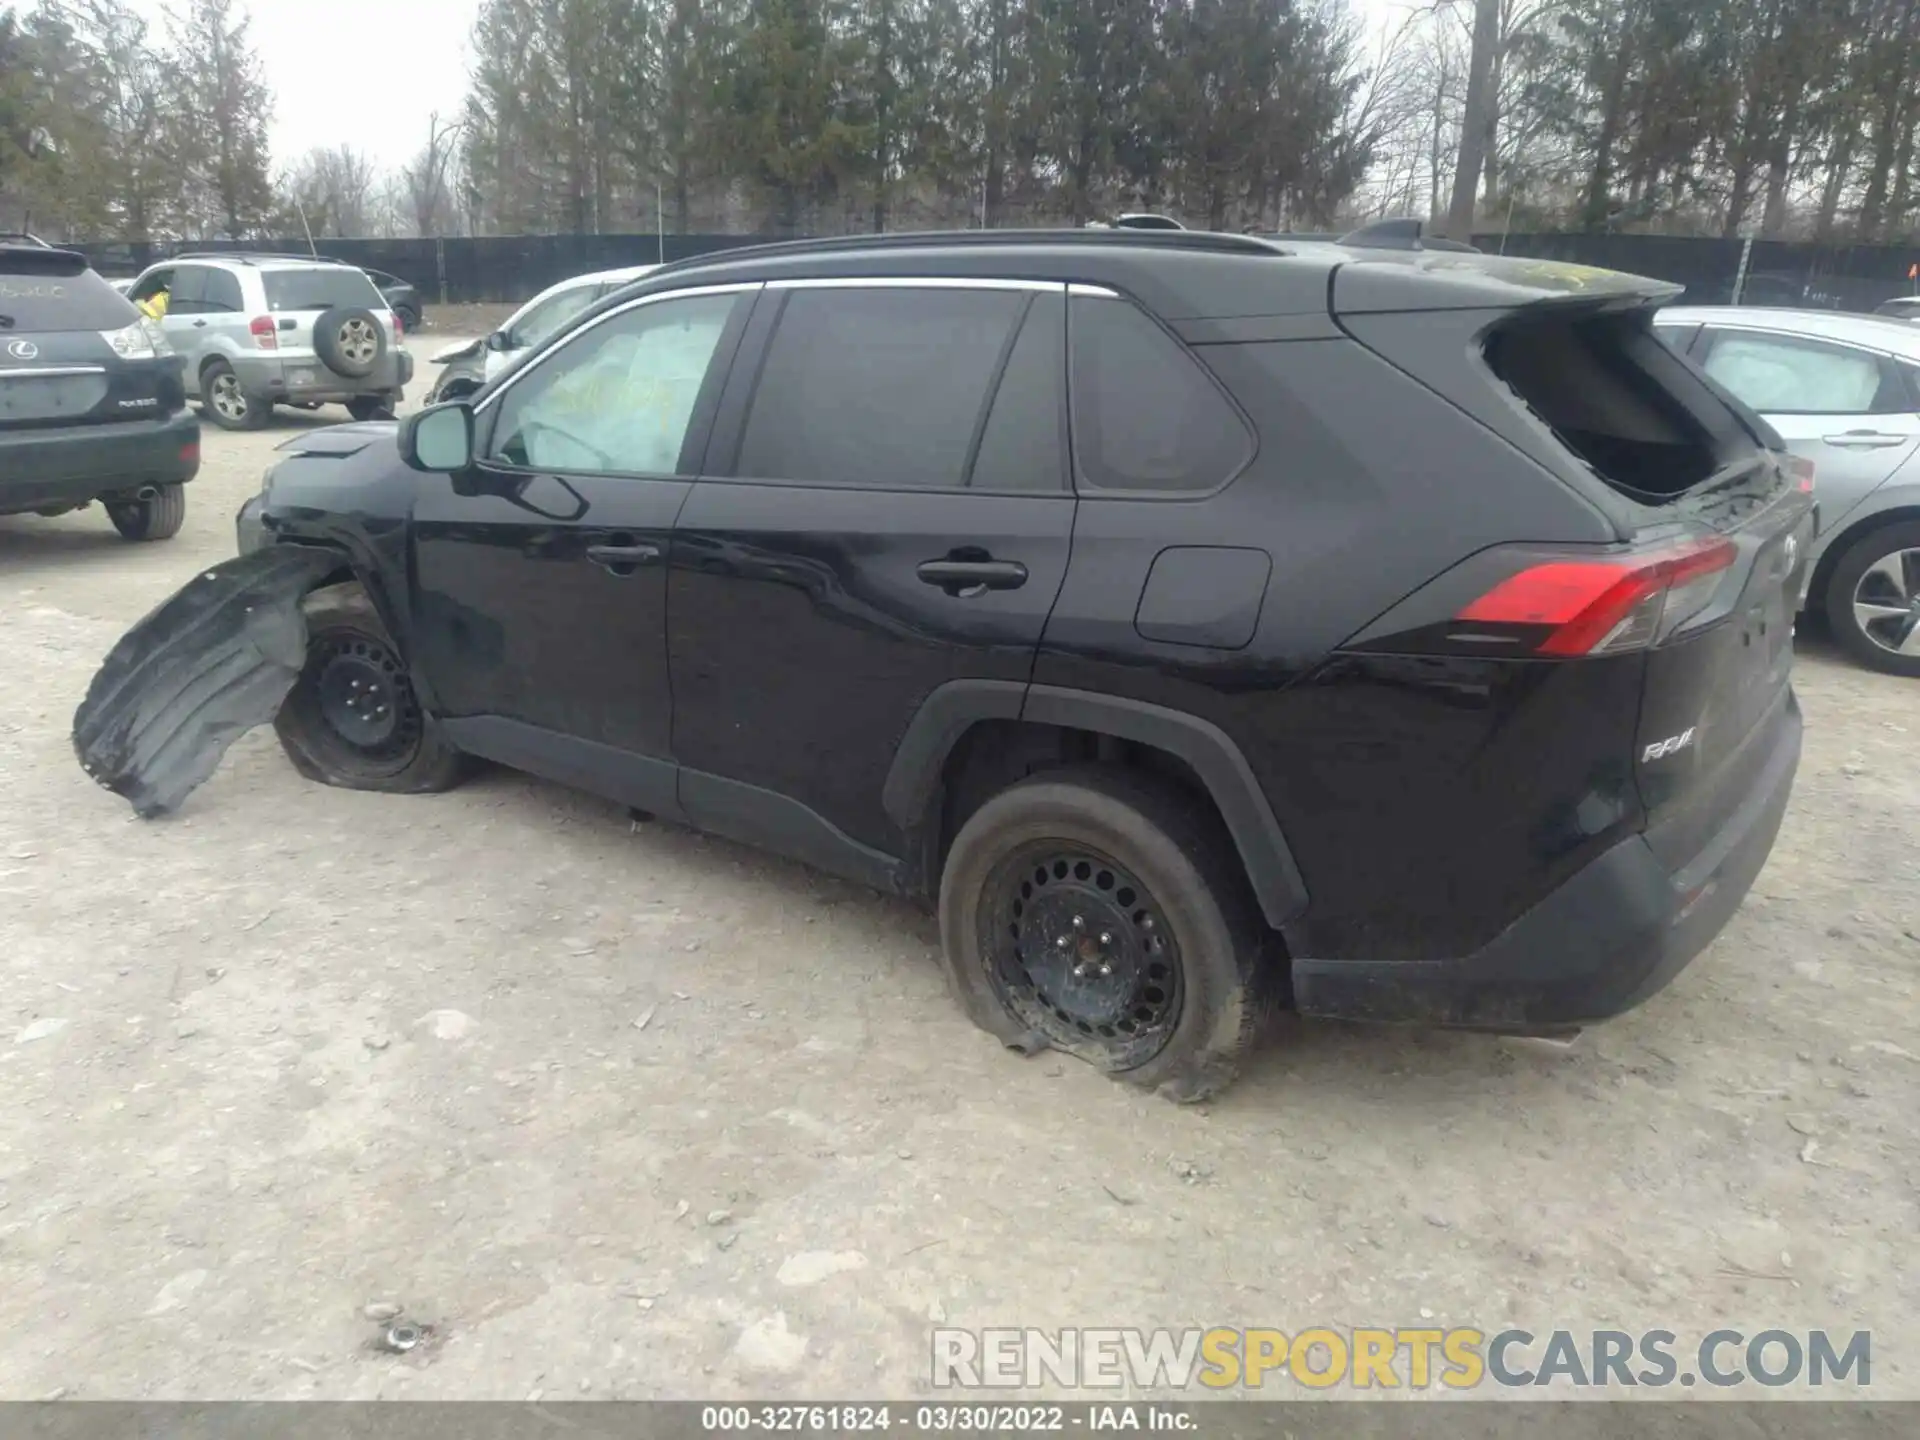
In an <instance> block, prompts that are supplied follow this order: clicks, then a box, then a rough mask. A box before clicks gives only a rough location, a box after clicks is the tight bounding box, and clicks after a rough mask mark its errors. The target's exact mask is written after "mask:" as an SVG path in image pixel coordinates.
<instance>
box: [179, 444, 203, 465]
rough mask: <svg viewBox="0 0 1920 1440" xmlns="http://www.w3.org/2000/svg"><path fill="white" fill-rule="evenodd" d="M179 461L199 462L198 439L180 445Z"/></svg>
mask: <svg viewBox="0 0 1920 1440" xmlns="http://www.w3.org/2000/svg"><path fill="white" fill-rule="evenodd" d="M180 463H181V464H182V465H198V464H199V463H200V442H199V441H197V440H192V441H188V442H187V443H186V444H185V445H182V446H181V447H180Z"/></svg>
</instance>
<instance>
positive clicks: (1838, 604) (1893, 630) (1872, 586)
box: [1823, 520, 1920, 677]
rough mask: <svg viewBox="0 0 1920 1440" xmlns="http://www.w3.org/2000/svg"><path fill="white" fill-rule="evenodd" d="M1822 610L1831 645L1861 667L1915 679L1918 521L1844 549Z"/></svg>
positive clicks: (1918, 663)
mask: <svg viewBox="0 0 1920 1440" xmlns="http://www.w3.org/2000/svg"><path fill="white" fill-rule="evenodd" d="M1823 608H1824V609H1825V611H1826V617H1827V624H1828V625H1829V627H1831V629H1832V631H1833V638H1834V640H1835V642H1836V643H1838V644H1839V646H1840V648H1841V649H1843V650H1845V651H1846V652H1847V653H1848V654H1849V655H1851V656H1852V657H1853V658H1854V659H1855V660H1858V661H1859V662H1860V663H1861V664H1862V665H1865V666H1867V667H1868V668H1869V669H1873V670H1878V671H1880V672H1881V673H1882V674H1886V675H1905V676H1909V677H1920V520H1907V521H1902V522H1901V523H1899V524H1897V525H1883V526H1881V527H1880V528H1879V529H1877V530H1870V531H1868V532H1867V533H1866V534H1865V535H1862V536H1861V537H1860V538H1859V539H1858V540H1856V541H1854V543H1853V544H1852V545H1850V546H1848V547H1847V550H1846V553H1845V554H1843V555H1842V556H1841V557H1840V559H1839V561H1838V562H1837V563H1836V564H1835V565H1834V567H1833V574H1832V576H1831V578H1829V579H1828V581H1827V593H1826V597H1825V601H1824V605H1823ZM1903 608H1904V609H1905V610H1906V612H1907V614H1906V616H1905V618H1904V619H1903V618H1902V617H1901V614H1900V611H1901V610H1902V609H1903Z"/></svg>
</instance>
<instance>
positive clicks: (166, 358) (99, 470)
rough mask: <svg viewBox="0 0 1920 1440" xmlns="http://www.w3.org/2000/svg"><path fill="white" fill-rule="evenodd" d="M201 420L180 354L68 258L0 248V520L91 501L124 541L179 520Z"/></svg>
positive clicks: (163, 533) (67, 253) (166, 529)
mask: <svg viewBox="0 0 1920 1440" xmlns="http://www.w3.org/2000/svg"><path fill="white" fill-rule="evenodd" d="M199 469H200V422H199V421H198V420H197V419H195V418H194V416H193V414H192V413H191V412H190V411H189V410H188V409H187V395H186V388H185V385H184V383H183V381H182V378H181V363H180V357H179V356H177V355H175V354H174V353H173V352H172V350H171V348H170V347H169V346H168V345H167V342H166V339H165V338H164V337H163V336H162V335H161V334H160V331H159V328H158V327H157V326H155V325H154V324H152V323H151V322H150V321H148V320H147V319H146V318H145V317H144V316H143V315H141V313H140V312H139V310H137V309H136V308H135V307H134V305H133V303H132V302H131V301H129V300H128V299H127V298H126V297H125V296H123V295H121V294H120V293H119V292H117V291H116V290H115V289H114V288H113V287H112V286H111V285H109V284H108V283H107V282H106V281H105V280H103V279H101V278H100V277H99V276H98V275H96V274H95V273H94V272H93V271H92V270H91V269H89V268H88V266H87V261H86V257H85V256H83V255H80V254H77V253H76V252H74V251H71V250H54V249H48V248H46V247H43V246H29V245H0V515H24V514H36V515H59V514H63V513H65V512H66V511H69V510H78V509H81V508H82V507H84V506H86V505H90V504H92V503H93V502H94V501H96V500H97V501H99V502H101V504H102V505H103V506H104V507H105V508H106V512H107V517H108V518H109V519H110V520H112V521H113V524H114V528H115V529H117V530H118V531H119V532H120V533H121V534H122V535H124V536H126V537H127V539H129V540H165V539H167V538H168V537H170V536H172V535H175V534H177V533H179V530H180V526H181V523H182V522H183V521H184V520H185V518H186V513H187V511H186V493H185V490H184V488H183V487H184V486H185V485H186V482H187V481H189V480H191V479H193V477H194V476H195V475H196V474H197V473H199Z"/></svg>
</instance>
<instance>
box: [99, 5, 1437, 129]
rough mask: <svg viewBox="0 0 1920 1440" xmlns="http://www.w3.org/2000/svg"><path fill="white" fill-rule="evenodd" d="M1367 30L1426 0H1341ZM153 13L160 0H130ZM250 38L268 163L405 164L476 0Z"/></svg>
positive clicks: (446, 101) (277, 18)
mask: <svg viewBox="0 0 1920 1440" xmlns="http://www.w3.org/2000/svg"><path fill="white" fill-rule="evenodd" d="M1350 3H1352V4H1353V6H1354V8H1355V9H1356V10H1358V11H1359V12H1360V13H1361V14H1363V15H1365V16H1367V18H1368V20H1369V22H1370V24H1371V26H1372V27H1373V28H1374V29H1375V30H1376V32H1377V30H1378V29H1379V28H1381V27H1382V26H1384V25H1385V24H1386V23H1388V22H1389V21H1391V20H1393V19H1394V18H1396V17H1397V16H1399V15H1401V14H1403V13H1404V12H1405V11H1407V10H1408V9H1411V8H1413V7H1414V6H1415V5H1416V4H1421V5H1424V4H1426V3H1430V0H1350ZM134 4H135V5H136V7H137V8H140V9H143V10H145V11H146V12H147V13H148V14H149V15H151V16H154V17H156V23H158V20H157V17H158V16H159V15H160V13H161V11H162V9H163V7H164V0H134ZM248 8H249V9H250V10H251V12H252V15H253V29H252V35H253V43H254V46H255V48H257V49H258V50H259V52H260V57H261V59H262V60H263V61H264V62H265V65H266V71H267V83H268V85H270V86H271V87H272V88H273V96H274V116H273V156H274V163H275V165H276V166H278V165H284V164H287V163H289V162H291V161H292V160H294V159H296V158H297V157H298V156H300V155H303V154H305V153H306V152H307V151H308V150H311V149H313V148H314V147H315V146H316V145H351V146H353V147H354V148H355V149H356V150H363V151H365V152H366V153H367V154H369V155H371V156H372V157H373V159H374V161H375V162H376V163H377V164H378V165H380V166H382V167H386V166H393V165H400V164H403V163H405V162H406V161H407V160H410V159H411V158H412V157H413V154H414V152H415V151H416V150H418V149H419V148H420V147H421V146H422V145H424V144H425V143H426V139H427V125H428V121H429V119H430V118H431V116H432V115H433V112H434V111H435V110H438V111H439V112H440V114H441V116H442V118H448V117H451V116H453V115H454V114H455V113H456V112H457V111H458V109H459V106H460V102H461V100H462V99H463V98H464V97H465V95H466V90H467V60H468V55H467V36H468V34H469V33H470V32H471V31H472V29H473V21H474V16H475V15H476V14H477V13H478V12H479V9H480V0H248Z"/></svg>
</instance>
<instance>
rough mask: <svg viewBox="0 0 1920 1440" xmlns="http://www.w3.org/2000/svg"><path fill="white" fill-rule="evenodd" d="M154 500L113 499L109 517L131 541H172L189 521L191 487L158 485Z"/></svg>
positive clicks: (108, 502)
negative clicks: (188, 502)
mask: <svg viewBox="0 0 1920 1440" xmlns="http://www.w3.org/2000/svg"><path fill="white" fill-rule="evenodd" d="M154 488H155V489H156V490H157V491H158V492H159V493H158V494H157V495H155V496H154V497H153V499H151V500H109V501H107V502H106V508H107V518H108V519H109V520H111V521H113V528H114V529H116V530H118V531H119V532H120V534H121V536H122V537H123V538H124V539H128V540H171V539H172V538H173V537H174V536H176V535H178V534H179V533H180V527H181V526H182V525H184V524H186V521H187V487H186V486H185V485H181V484H178V483H173V484H167V485H157V486H155V487H154Z"/></svg>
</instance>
